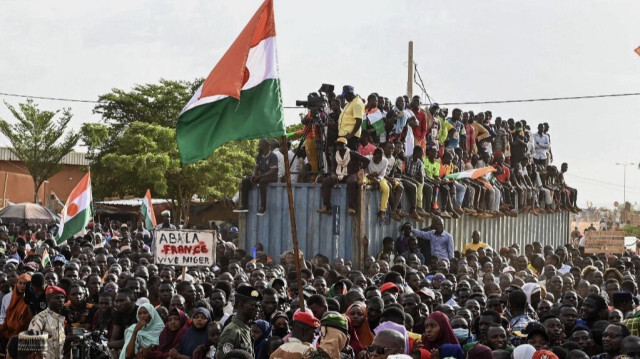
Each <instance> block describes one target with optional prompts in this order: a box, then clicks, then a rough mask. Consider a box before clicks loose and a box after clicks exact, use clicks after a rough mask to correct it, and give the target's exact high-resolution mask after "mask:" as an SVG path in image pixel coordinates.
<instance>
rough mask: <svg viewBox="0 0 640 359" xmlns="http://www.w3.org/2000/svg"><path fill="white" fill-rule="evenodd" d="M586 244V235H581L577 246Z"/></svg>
mask: <svg viewBox="0 0 640 359" xmlns="http://www.w3.org/2000/svg"><path fill="white" fill-rule="evenodd" d="M586 244H587V236H582V238H580V242H578V247H584V246H585V245H586Z"/></svg>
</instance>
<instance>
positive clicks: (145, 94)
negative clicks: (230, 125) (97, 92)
mask: <svg viewBox="0 0 640 359" xmlns="http://www.w3.org/2000/svg"><path fill="white" fill-rule="evenodd" d="M201 81H202V80H196V81H193V82H189V81H169V80H160V82H159V84H146V85H136V86H135V87H134V88H133V89H132V90H131V91H124V90H119V89H113V90H112V92H111V93H108V94H106V95H102V96H100V104H98V105H97V106H96V107H95V108H94V113H98V114H100V115H101V116H102V118H103V123H98V124H85V125H84V126H83V128H82V130H81V133H82V140H83V142H84V144H85V145H86V146H87V147H88V150H89V156H90V159H91V161H92V167H91V170H92V172H93V185H94V193H95V197H97V198H100V197H107V196H113V195H118V196H124V195H135V196H142V195H143V194H144V192H145V191H146V190H147V188H149V189H151V192H152V196H154V197H156V198H163V197H164V198H168V199H170V200H172V201H173V202H174V205H175V209H176V210H177V214H178V216H179V218H181V219H183V220H184V221H185V223H188V220H189V203H190V202H191V199H192V198H194V196H197V197H198V198H200V199H202V200H219V199H225V198H230V197H232V196H233V195H234V194H235V192H236V191H237V188H238V183H239V182H240V180H241V178H242V175H243V174H246V173H249V172H250V171H251V169H252V168H253V165H254V163H255V160H254V154H255V153H256V147H257V146H256V144H257V141H255V140H252V141H236V142H230V143H227V144H225V145H223V146H221V147H220V148H218V149H217V150H216V151H215V152H214V153H213V155H211V156H210V157H209V158H207V159H205V160H202V161H199V162H197V163H194V164H190V165H182V164H181V162H180V156H179V154H178V148H177V142H176V134H175V124H176V122H177V120H178V116H179V114H180V111H181V110H182V107H183V106H184V105H185V104H186V103H187V102H188V100H189V98H190V97H191V96H192V94H193V93H194V92H195V90H196V89H197V87H198V86H199V85H200V83H201Z"/></svg>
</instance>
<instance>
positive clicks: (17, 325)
mask: <svg viewBox="0 0 640 359" xmlns="http://www.w3.org/2000/svg"><path fill="white" fill-rule="evenodd" d="M30 281H31V275H29V274H27V273H24V274H21V275H20V276H19V277H18V280H16V284H15V285H14V286H13V291H12V292H11V293H10V294H7V295H11V301H10V302H9V305H7V311H6V313H7V316H6V317H5V318H4V323H3V324H2V326H0V333H2V335H3V336H4V337H5V338H6V340H9V339H10V338H11V337H13V336H14V335H18V334H19V333H20V332H21V331H23V330H27V328H28V327H29V322H30V321H31V312H30V311H29V306H28V305H27V303H26V302H25V301H24V292H25V290H26V288H27V283H28V282H30Z"/></svg>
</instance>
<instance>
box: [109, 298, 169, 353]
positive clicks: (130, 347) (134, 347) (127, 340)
mask: <svg viewBox="0 0 640 359" xmlns="http://www.w3.org/2000/svg"><path fill="white" fill-rule="evenodd" d="M136 316H137V318H138V323H137V324H136V325H130V326H129V327H128V328H127V329H126V330H125V331H124V346H123V347H122V348H123V349H122V351H121V352H120V359H126V358H135V357H136V356H137V354H138V352H139V351H140V350H142V349H149V348H152V347H155V346H157V345H158V343H159V338H160V333H162V330H163V329H164V323H163V322H162V319H161V318H160V316H159V315H158V312H156V309H155V308H154V307H153V305H151V304H149V303H144V304H141V305H140V307H138V313H137V314H136Z"/></svg>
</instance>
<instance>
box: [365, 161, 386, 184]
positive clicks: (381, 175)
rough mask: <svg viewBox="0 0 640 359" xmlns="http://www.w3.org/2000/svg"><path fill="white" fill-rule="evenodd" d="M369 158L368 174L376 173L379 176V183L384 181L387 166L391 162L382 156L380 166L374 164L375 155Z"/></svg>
mask: <svg viewBox="0 0 640 359" xmlns="http://www.w3.org/2000/svg"><path fill="white" fill-rule="evenodd" d="M367 158H368V159H369V166H368V167H367V173H374V172H375V173H377V174H378V176H376V177H377V179H378V181H380V180H382V179H383V178H384V175H385V174H386V173H387V164H388V162H389V161H388V160H387V158H386V157H384V156H382V160H381V161H380V163H378V164H376V163H374V162H373V155H368V156H367Z"/></svg>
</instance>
